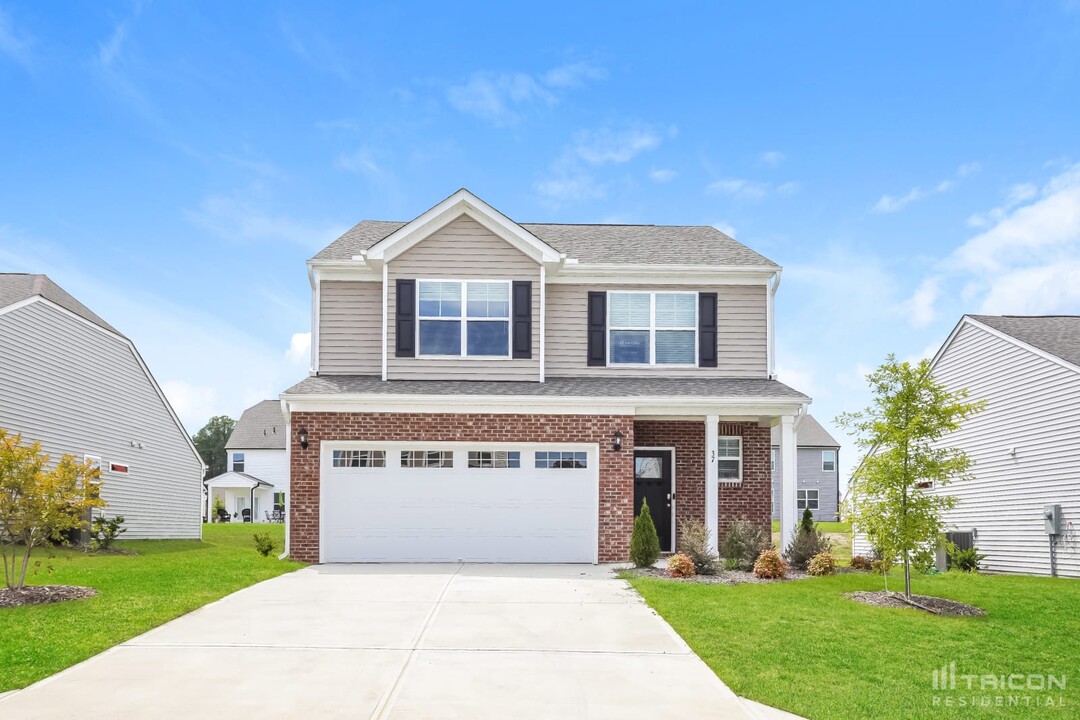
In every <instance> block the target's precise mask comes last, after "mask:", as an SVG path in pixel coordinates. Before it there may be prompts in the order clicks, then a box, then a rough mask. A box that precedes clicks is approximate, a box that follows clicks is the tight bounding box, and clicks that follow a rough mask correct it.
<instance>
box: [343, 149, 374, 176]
mask: <svg viewBox="0 0 1080 720" xmlns="http://www.w3.org/2000/svg"><path fill="white" fill-rule="evenodd" d="M337 165H338V167H339V168H341V169H342V170H348V171H350V172H358V173H361V174H364V175H372V176H379V175H382V173H383V169H382V167H381V166H380V165H379V163H377V162H375V154H374V153H373V152H372V150H371V149H370V148H367V147H362V148H359V149H358V150H356V151H355V152H353V153H349V154H346V155H340V156H339V157H338V159H337Z"/></svg>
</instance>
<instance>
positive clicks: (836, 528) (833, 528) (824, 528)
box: [772, 520, 851, 533]
mask: <svg viewBox="0 0 1080 720" xmlns="http://www.w3.org/2000/svg"><path fill="white" fill-rule="evenodd" d="M814 527H816V528H817V529H818V530H820V531H821V532H823V533H850V532H851V523H850V522H825V521H822V522H815V523H814ZM772 531H773V532H774V533H778V532H780V521H779V520H773V521H772Z"/></svg>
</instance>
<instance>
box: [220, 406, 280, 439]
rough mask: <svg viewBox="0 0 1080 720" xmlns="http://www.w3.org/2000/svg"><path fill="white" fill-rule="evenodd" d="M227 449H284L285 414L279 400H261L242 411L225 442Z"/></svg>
mask: <svg viewBox="0 0 1080 720" xmlns="http://www.w3.org/2000/svg"><path fill="white" fill-rule="evenodd" d="M225 448H226V449H227V450H284V449H285V416H284V415H282V414H281V402H280V401H278V400H263V401H262V402H261V403H259V404H258V405H253V406H251V407H249V408H248V409H247V410H245V411H244V414H243V415H241V416H240V419H239V420H237V421H236V427H234V428H233V431H232V435H230V436H229V440H228V441H227V442H226V443H225Z"/></svg>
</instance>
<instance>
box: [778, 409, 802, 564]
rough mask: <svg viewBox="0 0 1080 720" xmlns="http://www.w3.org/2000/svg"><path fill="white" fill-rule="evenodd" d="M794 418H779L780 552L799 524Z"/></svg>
mask: <svg viewBox="0 0 1080 720" xmlns="http://www.w3.org/2000/svg"><path fill="white" fill-rule="evenodd" d="M795 463H796V453H795V416H794V415H782V416H781V417H780V547H779V548H778V549H779V550H780V552H783V551H784V548H786V547H787V546H788V543H790V542H791V541H792V539H793V538H794V537H795V528H796V526H797V525H798V522H799V516H798V510H797V503H796V501H795V498H796V492H795Z"/></svg>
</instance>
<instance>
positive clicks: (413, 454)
mask: <svg viewBox="0 0 1080 720" xmlns="http://www.w3.org/2000/svg"><path fill="white" fill-rule="evenodd" d="M401 467H409V468H452V467H454V453H453V451H452V450H402V451H401Z"/></svg>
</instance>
